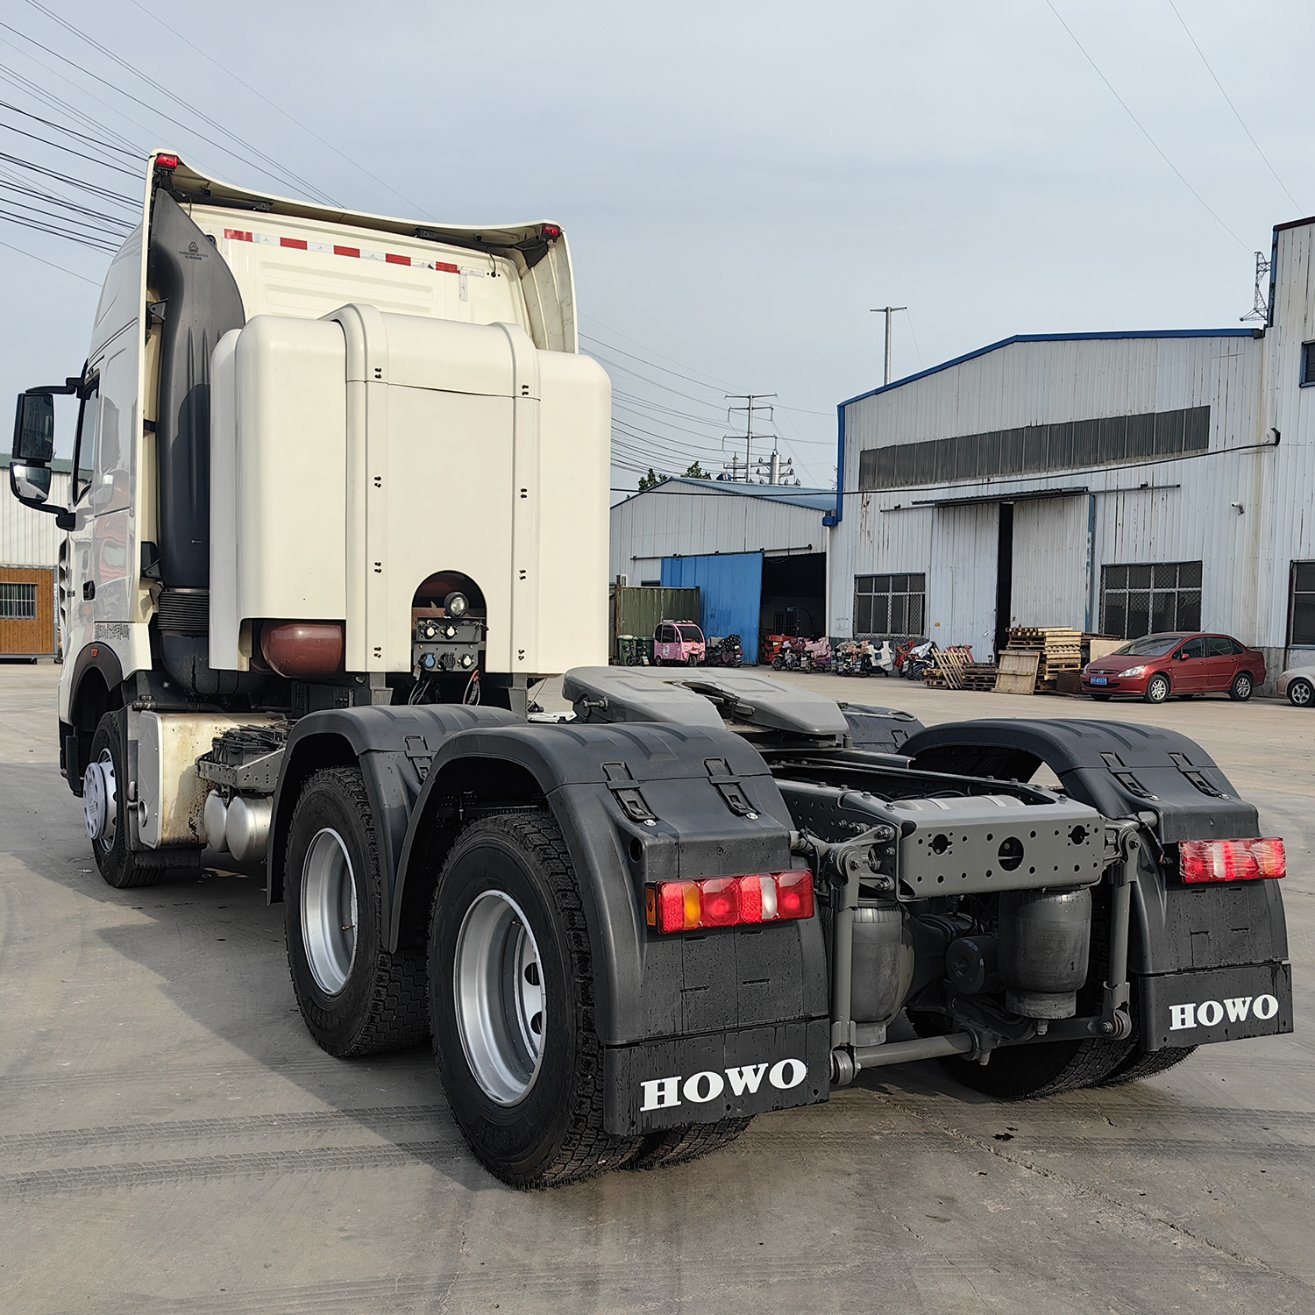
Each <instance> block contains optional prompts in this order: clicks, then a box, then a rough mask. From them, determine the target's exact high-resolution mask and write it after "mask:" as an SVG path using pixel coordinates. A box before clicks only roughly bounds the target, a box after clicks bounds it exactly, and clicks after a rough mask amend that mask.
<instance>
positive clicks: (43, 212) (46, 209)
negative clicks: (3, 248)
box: [0, 183, 127, 240]
mask: <svg viewBox="0 0 1315 1315" xmlns="http://www.w3.org/2000/svg"><path fill="white" fill-rule="evenodd" d="M0 188H3V189H5V190H9V188H10V184H9V183H0ZM0 202H2V203H3V204H5V205H10V206H17V207H18V208H19V209H20V210H30V211H32V213H33V214H36V215H38V216H45V217H49V219H50V221H52V222H56V223H65V224H77V225H79V226H80V227H86V228H90V229H92V230H93V231H94V232H96V233H99V234H104V235H105V236H106V237H110V236H114V237H116V238H118V239H120V240H121V239H122V238H124V237H125V236H127V233H126V230H125V231H124V232H122V233H118V234H113V235H111V234H108V233H106V232H105V229H104V227H103V225H102V224H101V223H100V222H97V221H91V222H89V221H88V220H86V219H82V218H79V217H78V216H76V215H52V214H51V212H50V205H49V203H47V204H46V205H33V204H32V203H31V202H30V201H20V200H18V199H17V197H12V196H0Z"/></svg>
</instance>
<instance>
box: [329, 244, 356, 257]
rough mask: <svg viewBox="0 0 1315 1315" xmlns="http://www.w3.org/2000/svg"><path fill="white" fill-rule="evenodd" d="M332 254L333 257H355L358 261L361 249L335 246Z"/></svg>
mask: <svg viewBox="0 0 1315 1315" xmlns="http://www.w3.org/2000/svg"><path fill="white" fill-rule="evenodd" d="M333 254H334V255H335V256H355V257H357V259H359V258H360V255H361V248H360V247H339V246H335V247H334V248H333Z"/></svg>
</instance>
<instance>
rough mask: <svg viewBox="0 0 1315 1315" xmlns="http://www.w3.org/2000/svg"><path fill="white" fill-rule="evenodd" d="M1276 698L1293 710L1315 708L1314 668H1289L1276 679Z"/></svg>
mask: <svg viewBox="0 0 1315 1315" xmlns="http://www.w3.org/2000/svg"><path fill="white" fill-rule="evenodd" d="M1278 696H1279V698H1281V699H1282V698H1286V699H1287V701H1288V702H1289V703H1290V704H1292V706H1293V707H1294V708H1311V707H1315V667H1289V668H1288V669H1287V670H1286V671H1285V672H1284V673H1283V674H1282V675H1281V676H1280V677H1279V678H1278Z"/></svg>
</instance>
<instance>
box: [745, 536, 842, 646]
mask: <svg viewBox="0 0 1315 1315" xmlns="http://www.w3.org/2000/svg"><path fill="white" fill-rule="evenodd" d="M759 630H760V632H761V633H762V634H764V635H802V636H803V637H804V638H805V639H821V638H822V637H823V636H824V635H825V634H826V554H825V553H820V552H808V553H792V554H789V555H786V556H780V557H772V556H765V557H764V558H763V591H762V610H761V614H760V621H759Z"/></svg>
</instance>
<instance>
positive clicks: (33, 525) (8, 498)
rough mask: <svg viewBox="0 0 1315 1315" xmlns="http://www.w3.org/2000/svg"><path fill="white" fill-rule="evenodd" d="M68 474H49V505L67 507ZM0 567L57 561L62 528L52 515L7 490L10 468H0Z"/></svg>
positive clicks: (53, 565) (53, 564) (39, 564)
mask: <svg viewBox="0 0 1315 1315" xmlns="http://www.w3.org/2000/svg"><path fill="white" fill-rule="evenodd" d="M71 478H72V477H71V476H69V475H66V474H60V473H58V472H54V473H52V474H51V477H50V505H51V506H52V507H67V506H68V503H69V491H70V490H69V485H70V482H71ZM0 480H3V483H4V487H3V488H0V566H48V567H52V568H53V567H55V566H56V565H57V564H58V562H59V545H60V544H61V543H62V542H63V540H64V531H63V530H61V529H58V528H56V526H55V518H54V517H53V516H51V515H48V514H47V513H45V512H41V511H33V510H32V509H31V508H30V507H25V506H23V504H22V503H21V502H19V501H18V499H17V498H15V497H14V496H13V494H12V493H11V492H10V490H9V468H8V466H4V467H0Z"/></svg>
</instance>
